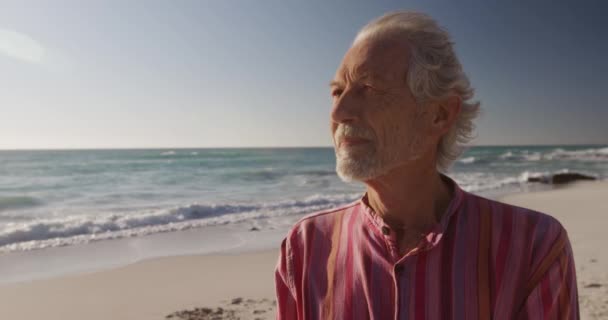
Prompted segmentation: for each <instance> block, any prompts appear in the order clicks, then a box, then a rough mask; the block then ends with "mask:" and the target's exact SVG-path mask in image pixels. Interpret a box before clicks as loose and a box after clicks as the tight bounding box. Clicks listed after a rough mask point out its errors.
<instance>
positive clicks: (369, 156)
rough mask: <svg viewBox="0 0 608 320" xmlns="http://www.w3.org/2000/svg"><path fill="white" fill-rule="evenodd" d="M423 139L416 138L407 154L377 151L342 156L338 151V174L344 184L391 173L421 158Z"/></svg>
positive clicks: (410, 144)
mask: <svg viewBox="0 0 608 320" xmlns="http://www.w3.org/2000/svg"><path fill="white" fill-rule="evenodd" d="M420 138H421V137H419V136H417V137H414V138H413V139H412V140H411V141H410V143H409V146H408V147H407V150H406V152H405V154H400V152H395V151H392V152H389V153H387V154H384V155H382V154H377V149H373V151H371V152H361V153H360V154H353V155H349V154H348V153H347V152H344V153H345V154H344V155H341V154H340V152H339V151H336V173H337V174H338V177H340V179H342V181H344V182H352V181H361V182H364V181H368V180H372V179H375V178H377V177H380V176H382V175H385V174H387V173H389V172H390V171H391V170H393V169H395V168H397V167H398V166H400V165H402V164H405V163H408V162H411V161H414V160H416V159H418V158H420V156H421V153H420V151H422V145H421V142H422V141H421V139H420Z"/></svg>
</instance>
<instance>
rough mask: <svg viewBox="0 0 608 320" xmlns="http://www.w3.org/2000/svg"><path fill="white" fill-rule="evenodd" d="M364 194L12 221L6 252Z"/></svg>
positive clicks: (315, 206) (260, 214) (266, 213)
mask: <svg viewBox="0 0 608 320" xmlns="http://www.w3.org/2000/svg"><path fill="white" fill-rule="evenodd" d="M359 196H360V194H341V195H313V196H310V197H308V198H306V199H303V200H289V201H279V202H270V203H259V204H191V205H188V206H184V207H177V208H172V209H169V210H158V211H150V212H134V213H129V214H122V215H117V214H97V215H91V214H89V215H82V216H68V217H62V218H52V219H36V220H33V221H27V222H9V223H6V224H4V225H2V226H0V252H8V251H21V250H32V249H41V248H46V247H56V246H65V245H73V244H82V243H88V242H91V241H98V240H106V239H116V238H124V237H132V236H141V235H146V234H151V233H158V232H168V231H178V230H185V229H191V228H197V227H204V226H212V225H221V224H229V223H237V222H241V221H246V220H252V219H264V218H273V217H281V216H286V215H296V214H305V213H309V212H314V211H319V210H324V209H328V208H332V207H335V206H339V205H342V204H346V203H349V202H352V201H354V200H356V199H357V198H358V197H359Z"/></svg>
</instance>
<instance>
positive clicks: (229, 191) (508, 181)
mask: <svg viewBox="0 0 608 320" xmlns="http://www.w3.org/2000/svg"><path fill="white" fill-rule="evenodd" d="M334 166H335V157H334V152H333V149H331V148H292V149H288V148H286V149H163V150H159V149H155V150H152V149H151V150H70V151H67V150H66V151H0V251H5V252H6V251H20V250H29V249H37V248H44V247H49V246H63V245H70V244H75V243H87V242H90V241H97V240H103V239H113V238H122V237H131V236H140V235H145V234H150V233H158V232H166V231H174V230H183V229H189V228H206V227H213V226H214V225H225V224H231V223H236V222H243V221H250V220H262V219H263V220H265V221H267V222H269V223H270V224H271V225H272V222H273V221H280V218H281V217H285V216H298V215H303V214H306V213H309V212H313V211H316V210H322V209H326V208H330V207H333V206H337V205H341V204H344V203H347V202H351V201H353V200H355V199H357V198H358V197H359V196H360V195H361V192H362V190H363V186H362V185H360V184H345V183H343V182H342V181H340V180H339V179H338V178H337V176H336V174H335V171H334ZM563 171H569V172H579V173H584V174H589V175H593V176H595V177H597V178H599V179H606V178H607V177H608V147H606V146H534V147H530V146H524V147H474V148H471V149H469V150H468V151H467V152H466V153H465V154H464V155H463V156H462V157H461V158H460V159H459V160H458V161H457V162H456V163H455V164H454V166H453V167H452V169H451V170H450V172H449V173H448V174H449V175H450V176H451V177H452V178H454V179H455V180H456V181H457V182H458V183H459V184H460V185H461V186H462V187H463V188H464V189H465V190H467V191H471V192H475V193H481V194H489V193H494V194H495V193H501V192H503V193H504V192H507V191H514V190H528V188H529V187H531V186H533V185H534V184H531V183H528V182H527V179H528V177H530V176H549V175H551V174H553V173H557V172H563ZM277 227H279V226H277Z"/></svg>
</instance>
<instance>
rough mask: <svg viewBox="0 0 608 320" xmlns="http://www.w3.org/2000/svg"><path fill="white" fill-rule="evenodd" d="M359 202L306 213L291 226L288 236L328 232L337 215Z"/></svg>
mask: <svg viewBox="0 0 608 320" xmlns="http://www.w3.org/2000/svg"><path fill="white" fill-rule="evenodd" d="M359 204H360V203H359V201H355V202H352V203H348V204H345V205H342V206H338V207H334V208H330V209H326V210H321V211H316V212H312V213H309V214H306V215H305V216H303V217H302V218H300V219H299V220H298V221H296V222H295V223H294V224H293V225H292V226H291V228H290V229H289V231H288V232H287V237H286V238H288V239H292V238H293V237H297V236H306V234H310V232H320V233H327V232H329V231H330V230H332V228H333V226H334V224H335V222H336V217H337V216H340V215H341V214H343V213H345V212H347V211H349V210H351V209H353V208H355V207H357V206H358V205H359Z"/></svg>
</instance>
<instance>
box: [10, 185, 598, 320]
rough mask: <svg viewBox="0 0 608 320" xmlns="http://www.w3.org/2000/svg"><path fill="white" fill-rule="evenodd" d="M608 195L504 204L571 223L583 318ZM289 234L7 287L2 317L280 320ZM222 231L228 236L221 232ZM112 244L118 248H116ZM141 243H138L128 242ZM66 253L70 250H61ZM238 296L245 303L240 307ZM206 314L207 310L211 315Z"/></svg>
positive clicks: (559, 194)
mask: <svg viewBox="0 0 608 320" xmlns="http://www.w3.org/2000/svg"><path fill="white" fill-rule="evenodd" d="M606 195H608V182H607V181H597V182H577V183H573V184H570V185H566V186H563V187H561V186H560V187H557V188H554V189H553V190H545V191H533V192H522V193H515V194H507V195H503V196H500V197H498V199H497V200H498V201H501V202H506V203H509V204H513V205H518V206H524V207H527V208H531V209H534V210H538V211H541V212H545V213H548V214H550V215H552V216H554V217H555V218H557V219H558V220H559V221H560V222H561V223H562V224H563V225H564V227H565V228H566V230H567V231H568V234H569V237H570V240H571V243H572V246H573V250H574V254H575V263H576V268H577V277H578V291H579V301H580V305H581V316H582V318H583V319H602V318H605V317H606V316H608V299H606V298H605V297H606V296H608V271H606V270H608V253H607V252H606V250H604V247H603V246H605V244H606V243H608V235H606V234H605V232H603V231H604V230H603V229H602V228H604V229H605V227H606V226H608V216H606V213H608V204H606V203H603V202H602V200H603V197H605V196H606ZM602 196H603V197H602ZM231 227H232V226H231ZM243 228H245V226H243ZM218 230H221V229H218ZM185 232H186V233H185V234H180V237H183V236H185V237H186V239H188V240H185V241H184V239H183V238H182V240H181V242H179V243H182V244H184V243H188V242H193V241H203V240H202V239H201V238H198V237H201V233H200V232H198V233H197V232H196V230H188V231H185ZM182 233H183V232H182ZM284 233H285V232H284V231H283V230H272V231H269V230H266V231H264V230H262V231H261V232H258V231H255V232H249V233H245V234H247V235H250V236H251V237H260V236H262V237H264V236H266V237H268V238H267V240H268V241H267V246H259V245H258V246H257V247H251V246H249V247H247V243H251V239H252V238H248V239H240V242H238V243H240V245H235V246H234V247H233V248H232V249H228V250H225V251H223V252H222V253H217V252H213V251H210V252H200V251H199V252H196V250H194V251H193V252H188V250H184V251H183V252H181V253H182V255H179V256H170V257H161V258H151V259H150V258H146V257H145V256H141V257H140V258H139V259H135V260H134V261H129V260H128V259H127V260H125V261H123V265H122V266H120V267H114V268H112V267H111V266H106V268H105V269H102V270H98V269H96V270H89V271H86V272H84V271H83V272H80V273H73V274H67V275H61V276H55V277H51V278H47V279H38V280H31V281H20V282H14V283H5V284H0V301H1V302H0V318H3V319H4V318H7V319H38V318H45V319H50V320H52V319H62V320H69V319H82V318H86V319H109V318H111V319H135V320H138V319H141V320H144V319H167V316H169V315H173V316H172V317H171V318H173V319H182V318H180V317H179V315H178V314H174V312H176V311H179V310H193V309H195V308H211V309H212V310H213V312H217V311H218V309H217V308H222V312H223V317H224V319H231V318H230V314H232V315H233V316H234V317H236V316H238V317H240V319H273V318H274V312H275V309H274V308H275V306H274V305H273V301H274V274H273V271H274V266H275V264H276V260H277V257H278V242H272V241H275V240H273V239H276V238H277V237H278V238H279V239H280V237H282V236H283V235H284ZM220 234H222V231H218V235H220ZM170 236H175V235H169V234H166V235H159V236H157V238H152V239H154V240H151V239H147V241H148V242H147V245H149V246H153V245H160V244H162V243H163V241H166V240H167V238H166V237H170ZM197 239H198V240H197ZM116 241H117V242H116V243H119V242H118V241H142V240H141V239H130V240H116ZM116 243H113V244H114V245H115V244H116ZM144 243H146V241H144ZM99 244H100V245H101V244H103V242H100V243H99ZM105 244H107V245H110V247H111V248H115V246H112V243H105ZM124 244H125V243H122V244H121V246H122V245H124ZM95 245H96V244H89V245H87V246H95ZM133 246H135V244H134V243H130V244H128V245H127V247H130V248H132V247H133ZM60 249H63V250H65V249H66V248H57V250H60ZM140 249H141V248H140ZM190 249H192V248H190ZM201 253H202V254H201ZM31 254H32V255H34V256H35V255H40V254H42V252H32V253H31ZM95 254H97V253H95ZM76 255H78V254H76ZM142 257H143V258H142ZM131 258H132V257H131ZM124 264H126V265H124ZM108 268H109V269H108ZM237 298H241V299H242V301H239V300H238V299H237ZM233 299H237V300H234V301H235V302H238V303H235V304H233V303H232V302H233ZM32 305H35V306H36V307H35V308H32V307H31V306H32ZM201 310H202V309H199V312H203V311H201ZM231 310H232V311H231ZM204 312H207V311H204ZM231 312H233V313H231ZM185 319H197V318H195V317H191V318H185ZM199 319H206V318H202V317H201V318H199Z"/></svg>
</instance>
